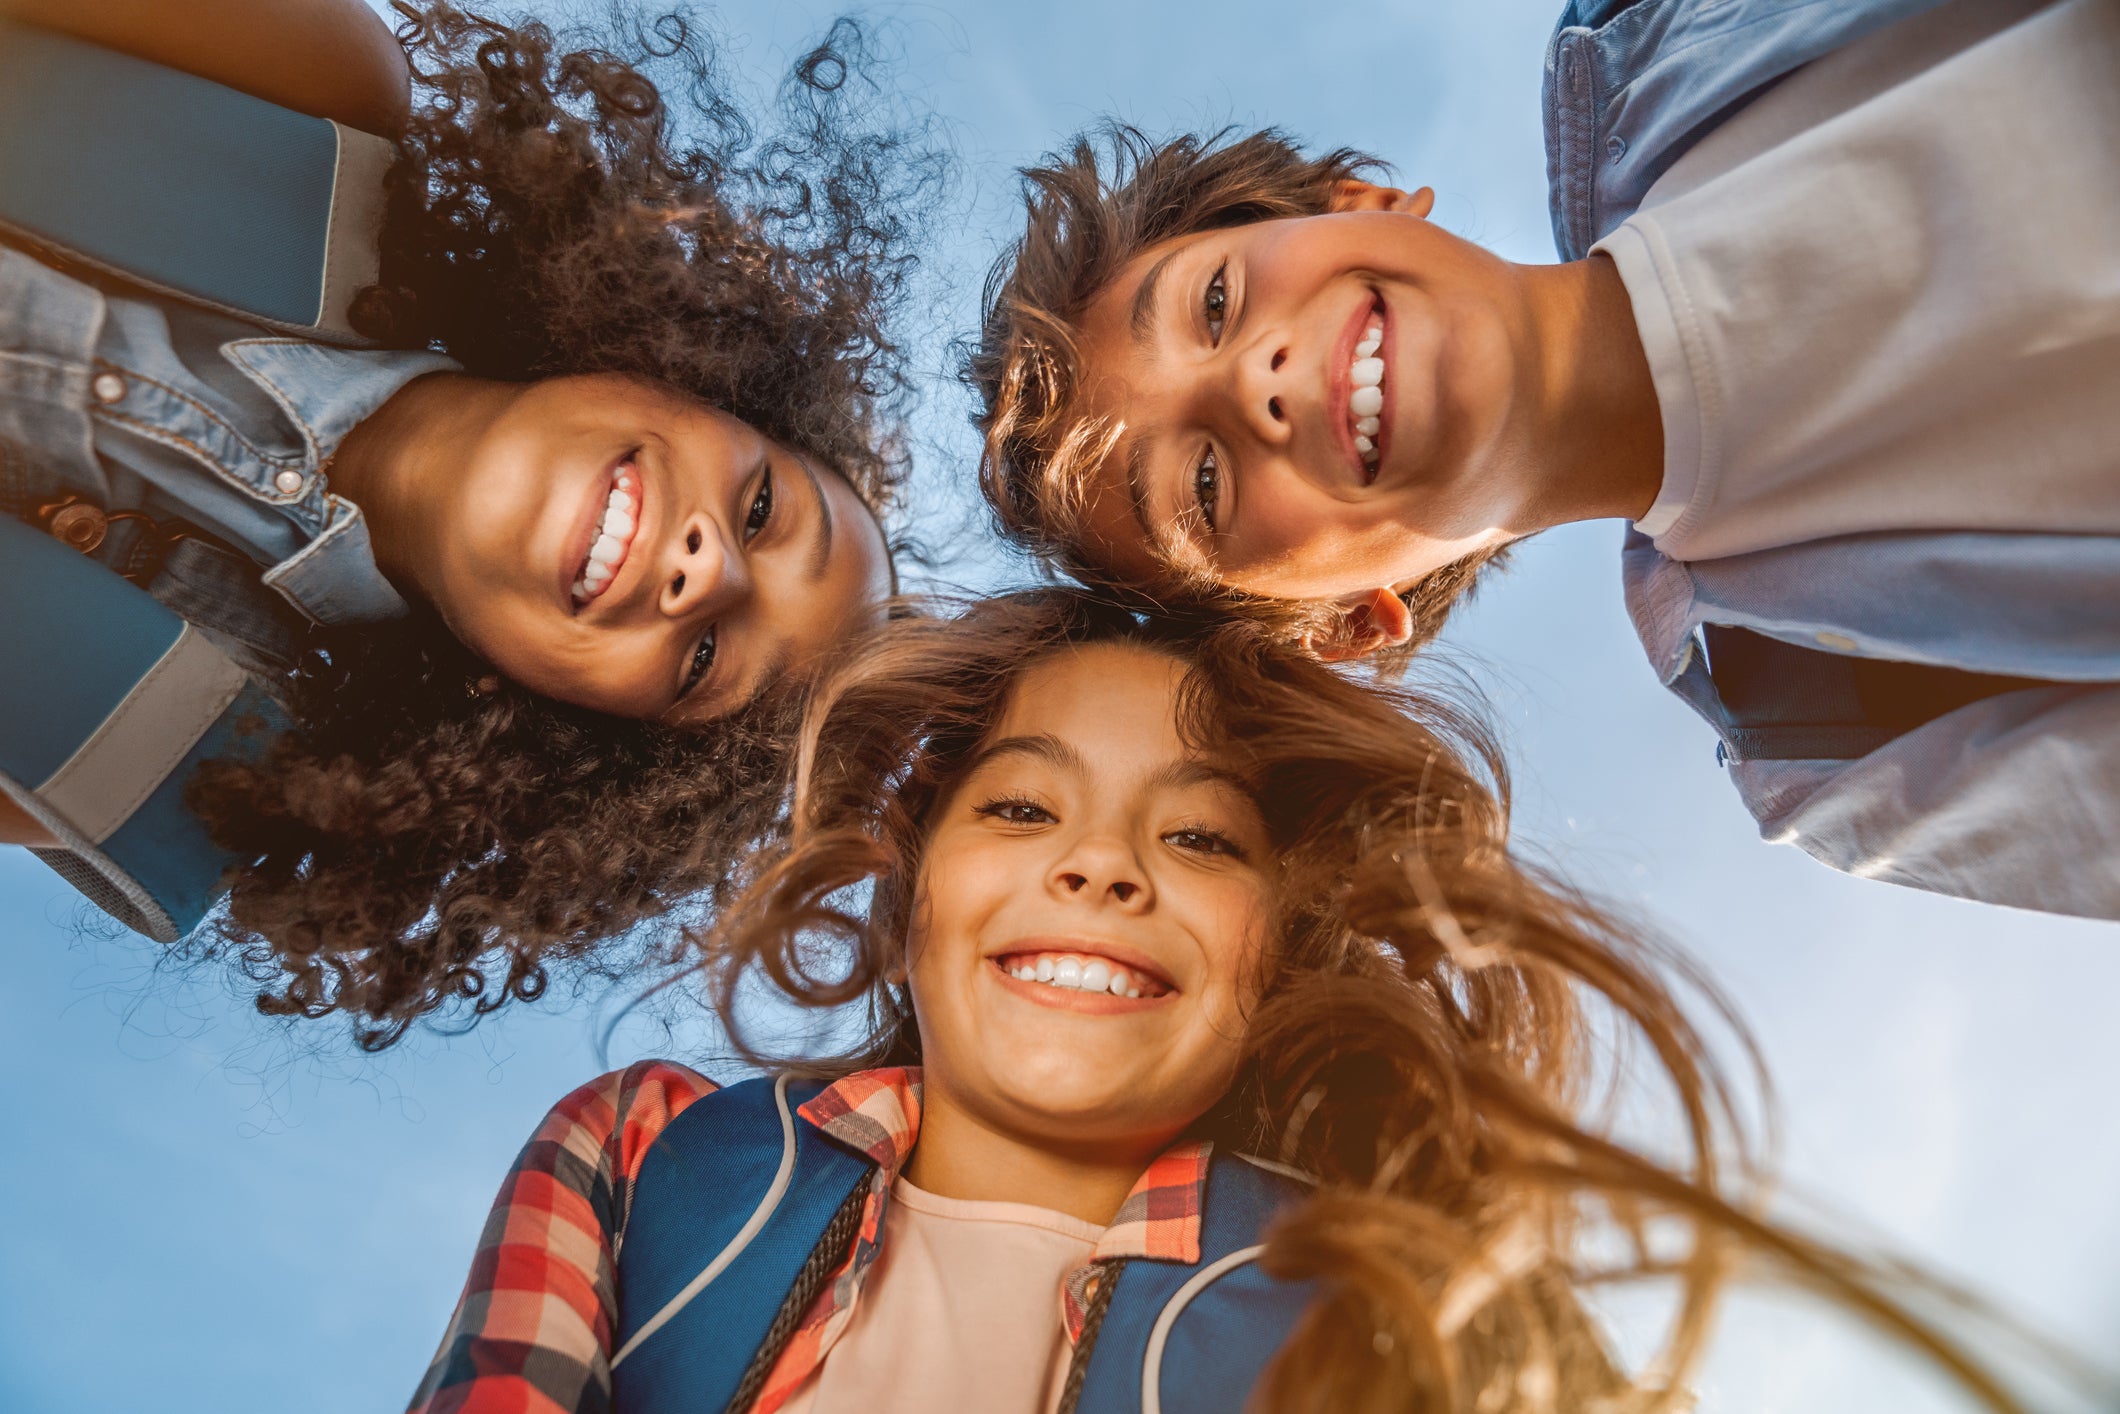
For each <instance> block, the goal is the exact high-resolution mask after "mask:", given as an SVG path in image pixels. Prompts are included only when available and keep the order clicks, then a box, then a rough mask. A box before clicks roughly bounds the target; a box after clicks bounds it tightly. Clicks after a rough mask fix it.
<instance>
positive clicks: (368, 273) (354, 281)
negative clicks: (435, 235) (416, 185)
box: [316, 123, 398, 343]
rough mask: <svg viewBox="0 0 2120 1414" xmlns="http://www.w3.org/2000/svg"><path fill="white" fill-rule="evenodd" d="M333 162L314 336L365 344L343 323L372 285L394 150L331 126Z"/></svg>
mask: <svg viewBox="0 0 2120 1414" xmlns="http://www.w3.org/2000/svg"><path fill="white" fill-rule="evenodd" d="M331 126H332V130H333V135H334V136H336V137H337V138H338V143H339V150H338V160H337V163H336V164H335V166H334V168H333V172H332V181H331V216H330V220H329V225H328V226H327V227H326V230H325V235H324V271H323V275H322V280H321V284H320V287H319V289H318V292H317V293H318V306H317V317H316V332H317V333H319V334H322V335H325V336H327V337H329V338H332V339H334V340H336V341H342V342H346V343H367V342H369V340H367V339H366V338H364V337H363V336H362V335H360V334H358V333H356V332H355V330H354V327H353V323H352V320H351V319H350V318H349V317H348V315H349V311H350V310H351V308H352V306H353V297H354V296H355V295H357V294H359V293H360V292H361V288H362V287H363V286H364V285H372V284H374V283H375V278H376V271H377V270H378V269H379V268H380V263H381V260H382V254H381V246H382V238H383V175H384V174H385V173H386V172H388V171H389V170H390V166H391V164H392V163H393V162H395V161H397V153H398V150H397V144H396V143H393V142H390V141H387V140H386V139H383V138H379V137H377V136H375V135H374V134H373V133H364V132H361V131H359V130H358V129H355V128H349V127H346V126H345V125H344V124H341V123H333V124H332V125H331Z"/></svg>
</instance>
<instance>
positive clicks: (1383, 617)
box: [1304, 589, 1413, 663]
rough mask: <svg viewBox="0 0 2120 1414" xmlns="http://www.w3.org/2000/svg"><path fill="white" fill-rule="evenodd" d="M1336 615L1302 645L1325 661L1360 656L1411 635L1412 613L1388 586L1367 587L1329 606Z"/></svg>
mask: <svg viewBox="0 0 2120 1414" xmlns="http://www.w3.org/2000/svg"><path fill="white" fill-rule="evenodd" d="M1333 607H1334V608H1335V609H1336V610H1337V611H1338V615H1337V618H1336V620H1335V622H1334V625H1333V627H1332V628H1331V629H1330V630H1329V631H1328V632H1326V633H1325V634H1324V635H1323V636H1318V637H1312V638H1311V639H1309V640H1308V641H1307V642H1306V643H1305V644H1304V646H1305V647H1306V648H1308V649H1309V650H1310V651H1311V652H1312V653H1313V654H1315V655H1316V656H1317V657H1319V658H1322V659H1323V660H1324V661H1326V662H1328V663H1344V662H1346V661H1348V660H1349V659H1352V658H1363V657H1367V656H1368V655H1369V654H1371V653H1374V652H1376V651H1377V650H1378V649H1379V648H1387V647H1391V646H1393V645H1396V644H1400V643H1404V642H1405V641H1406V640H1407V639H1409V638H1411V637H1413V615H1412V614H1411V613H1410V612H1408V610H1407V608H1406V601H1405V600H1403V599H1401V598H1399V596H1398V595H1396V594H1394V593H1392V592H1391V591H1390V590H1388V589H1369V590H1365V591H1363V592H1362V593H1360V594H1358V595H1356V596H1355V597H1354V598H1352V599H1344V600H1342V601H1340V602H1339V603H1338V604H1335V605H1334V606H1333Z"/></svg>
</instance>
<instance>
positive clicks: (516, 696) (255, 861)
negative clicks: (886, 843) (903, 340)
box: [189, 3, 948, 1048]
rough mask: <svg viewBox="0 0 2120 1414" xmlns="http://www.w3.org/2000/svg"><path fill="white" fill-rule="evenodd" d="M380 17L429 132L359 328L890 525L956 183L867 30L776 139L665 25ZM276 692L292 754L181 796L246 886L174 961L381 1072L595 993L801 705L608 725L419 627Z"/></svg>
mask: <svg viewBox="0 0 2120 1414" xmlns="http://www.w3.org/2000/svg"><path fill="white" fill-rule="evenodd" d="M395 8H396V10H397V12H398V14H399V16H400V17H401V19H402V24H401V25H400V27H399V30H398V37H399V40H400V42H401V43H402V44H403V46H404V49H405V52H406V55H407V56H408V60H409V62H410V64H411V66H412V71H413V79H414V94H415V106H414V111H413V113H412V115H411V120H410V122H409V124H408V125H407V127H406V130H405V132H404V134H403V136H402V138H401V139H400V143H399V149H400V154H399V160H398V162H397V164H396V166H395V168H394V169H393V170H392V172H391V174H390V177H389V186H388V207H387V215H386V218H385V224H384V234H383V240H382V252H381V254H382V259H381V267H380V276H379V279H378V282H377V283H376V284H375V285H373V286H372V287H370V288H368V289H367V290H365V291H363V292H362V293H361V294H360V296H359V297H358V299H357V301H356V305H355V310H354V318H355V323H356V325H357V327H359V328H360V329H361V331H362V332H364V333H366V334H368V335H370V336H371V337H373V338H374V339H375V340H377V341H378V342H380V343H382V344H385V345H388V346H393V347H400V348H433V349H439V350H441V351H443V352H446V353H448V354H450V355H451V356H452V357H454V358H455V359H457V360H458V361H459V362H460V363H461V364H462V365H463V366H464V367H465V369H466V370H467V371H468V372H470V373H472V374H475V375H479V376H483V377H488V378H501V379H512V380H530V379H539V378H546V377H554V376H561V375H567V374H581V373H619V374H627V375H632V376H634V377H638V378H645V379H651V380H654V381H656V382H658V383H661V384H663V385H665V386H667V387H670V388H673V389H676V390H677V391H679V392H681V393H684V394H687V395H690V396H692V397H694V398H697V399H699V400H701V401H703V402H706V403H710V404H712V405H714V406H715V407H718V408H720V409H722V410H724V411H726V412H728V413H731V414H733V415H735V416H736V417H739V418H741V419H743V420H744V421H745V422H748V423H749V424H751V425H752V426H753V427H755V428H757V429H759V430H760V431H761V432H764V433H765V434H767V435H768V436H770V437H773V438H775V439H777V440H779V441H780V442H782V443H784V444H786V445H788V446H791V447H794V448H798V449H800V450H802V451H804V452H807V453H810V454H811V455H813V456H815V457H817V458H819V459H820V460H822V461H823V462H825V463H826V464H828V465H830V466H832V467H834V468H836V469H837V470H838V471H839V472H840V473H842V474H843V475H845V476H846V477H847V478H848V480H849V481H850V482H851V483H852V485H853V486H854V487H855V489H856V490H857V491H859V492H860V493H861V495H862V497H863V498H864V500H865V501H866V502H867V503H868V504H869V506H870V507H871V509H872V510H874V511H876V512H877V513H879V514H883V513H886V512H888V511H889V510H890V509H891V507H892V505H893V503H894V500H895V498H896V496H897V495H898V493H899V490H900V488H901V485H902V482H903V476H904V472H905V459H904V455H903V451H902V439H901V437H900V433H899V428H900V427H901V425H902V419H903V416H904V413H905V410H906V402H907V396H908V382H907V377H906V371H905V363H904V358H903V356H902V353H901V351H900V349H899V347H898V346H897V345H896V344H895V343H894V342H893V340H892V337H891V335H890V333H889V327H888V325H889V320H890V318H891V316H892V315H893V314H894V312H895V311H897V310H898V308H899V307H900V306H901V305H902V303H903V301H904V299H905V298H906V296H907V292H908V288H909V286H908V280H909V278H910V275H911V273H912V268H913V267H912V261H913V251H914V247H915V244H916V242H917V238H918V236H919V234H920V228H919V220H920V218H921V216H922V214H923V212H924V211H925V210H927V209H929V208H930V207H931V204H932V200H933V198H934V196H935V195H936V193H937V188H938V186H939V184H941V183H942V182H944V181H945V180H946V178H947V176H948V171H947V164H946V160H945V157H944V155H943V149H942V148H941V147H940V146H938V145H936V144H934V143H932V142H930V141H929V135H928V133H927V130H926V126H925V123H924V122H923V121H922V120H920V119H919V118H918V117H917V115H909V110H907V109H905V108H904V107H903V106H902V105H899V104H897V103H896V102H894V101H893V100H892V99H890V97H889V96H888V95H887V94H886V93H885V91H884V90H883V89H882V88H881V86H880V85H879V83H878V82H877V80H876V78H875V76H874V75H875V71H876V69H877V66H878V61H877V58H876V56H875V55H874V53H873V52H872V49H871V45H870V40H869V37H868V35H867V34H866V33H865V32H864V31H863V29H862V28H861V27H860V26H859V25H857V24H855V23H853V22H851V21H847V20H841V21H840V22H838V23H837V24H835V25H833V26H832V27H831V29H830V31H829V32H828V33H827V34H826V36H825V37H824V39H823V41H822V42H821V43H820V44H818V46H817V47H816V48H814V49H813V50H811V51H810V52H809V53H808V54H806V55H804V56H802V58H800V59H799V60H798V61H797V62H796V64H795V65H794V67H793V70H792V72H791V73H790V74H789V75H788V77H787V79H786V81H785V82H784V83H783V84H782V86H781V88H780V90H779V95H778V98H777V100H773V101H772V102H771V104H770V105H769V106H768V107H767V109H766V111H765V112H763V113H759V114H758V116H759V117H760V118H761V119H764V120H769V121H768V123H767V126H766V127H765V128H764V129H763V130H762V129H761V126H760V124H758V123H754V121H753V116H752V113H753V110H755V108H756V107H757V105H753V104H748V103H747V102H746V101H745V100H744V98H743V97H742V95H741V93H740V92H739V90H737V89H736V88H735V87H734V86H733V85H732V83H731V82H730V81H729V80H728V79H727V77H726V76H725V75H724V74H723V72H722V70H721V68H720V63H719V56H718V53H717V50H716V48H715V47H714V45H713V44H712V42H711V41H710V37H709V36H708V34H707V32H706V31H705V30H704V29H703V28H702V27H701V26H700V25H699V24H698V23H696V22H694V21H692V20H690V19H688V18H687V17H686V16H685V15H683V14H681V13H665V14H653V15H648V16H640V15H637V14H636V15H632V16H628V15H627V14H626V13H625V11H624V10H623V8H621V7H616V6H614V7H613V9H612V18H611V21H610V23H609V24H608V25H606V26H605V27H604V28H603V29H601V30H598V31H594V32H591V31H579V32H568V33H555V32H554V31H553V30H552V29H550V28H549V27H547V26H546V25H544V24H541V23H536V22H530V21H523V22H504V21H502V20H499V19H495V18H491V17H488V16H484V15H479V14H474V13H471V12H469V11H466V10H463V9H459V8H457V7H456V6H454V5H451V4H447V3H429V4H425V5H422V6H418V7H415V6H413V5H410V4H405V3H398V4H396V6H395ZM284 686H285V687H286V694H287V697H288V699H289V706H290V709H291V712H292V715H293V717H294V720H295V727H294V730H292V731H291V732H289V733H287V734H285V735H284V736H281V737H280V738H279V739H277V740H276V741H274V742H272V743H271V744H270V746H269V747H268V748H267V749H266V750H265V752H264V753H263V755H262V757H261V758H260V759H258V760H256V761H254V762H251V761H241V760H228V761H222V762H218V763H214V764H212V765H210V766H209V767H208V768H207V769H205V770H204V771H202V772H200V773H199V775H198V777H197V779H196V781H195V783H194V785H193V787H192V789H191V793H190V796H189V799H190V801H191V803H192V805H193V807H194V808H195V809H196V810H197V811H198V812H199V813H200V815H201V816H202V817H203V818H204V819H205V820H206V821H207V822H208V823H209V825H210V826H211V827H212V828H213V831H214V834H215V837H216V838H217V839H218V840H220V841H221V842H222V843H223V844H224V845H227V846H229V847H231V848H232V849H234V850H235V851H236V852H237V853H238V854H239V855H240V856H241V858H242V860H243V863H242V864H241V865H240V866H239V867H237V868H236V869H235V870H234V871H233V875H232V878H231V880H230V883H231V884H232V891H231V893H230V895H229V901H228V908H227V911H226V913H225V915H222V916H221V917H219V918H218V919H216V920H215V921H214V922H213V923H211V924H209V926H208V927H207V928H206V929H204V930H201V932H200V934H198V935H195V938H194V940H193V943H192V947H193V948H194V949H195V950H197V951H201V952H205V953H222V952H228V951H233V952H235V953H236V954H237V955H238V956H239V957H240V958H241V959H242V960H243V961H244V962H245V963H246V964H247V966H248V967H249V969H250V971H251V975H252V976H253V977H254V978H255V980H257V981H258V983H259V984H260V985H261V994H260V997H259V1006H260V1007H261V1009H263V1010H264V1011H266V1012H268V1013H275V1014H283V1015H290V1014H291V1015H302V1016H321V1015H325V1014H328V1013H332V1012H335V1011H342V1012H346V1013H349V1014H350V1015H351V1016H353V1017H355V1018H357V1019H358V1023H359V1024H358V1034H359V1037H360V1040H361V1042H362V1044H364V1045H366V1046H369V1047H371V1048H374V1047H381V1046H386V1045H388V1044H390V1043H391V1042H392V1041H394V1040H395V1039H396V1038H397V1037H398V1036H399V1035H401V1034H402V1033H403V1031H404V1029H405V1027H406V1026H408V1025H409V1024H410V1023H411V1022H413V1021H414V1020H416V1019H418V1018H419V1017H421V1016H423V1015H426V1014H427V1013H429V1012H432V1011H434V1010H435V1009H437V1008H446V1007H452V1006H454V1007H457V1008H460V1009H468V1013H462V1012H460V1014H471V1015H475V1014H476V1013H478V1012H483V1011H486V1010H490V1009H491V1008H492V1007H494V1006H497V1005H500V1004H501V1003H503V1002H505V1001H507V1000H508V999H509V998H529V997H534V996H536V995H537V994H539V993H540V992H541V991H543V990H544V988H545V987H546V986H547V985H548V982H549V981H550V980H551V975H552V972H553V969H555V968H556V967H569V968H575V967H591V968H593V967H595V966H597V965H598V959H599V956H600V955H602V954H603V951H604V950H605V949H606V948H607V947H609V946H612V940H613V939H615V938H617V937H619V936H620V935H622V934H624V933H625V932H626V931H627V930H628V929H629V928H632V927H634V925H636V924H638V923H640V922H642V921H643V920H646V919H650V918H653V917H656V916H657V915H660V914H662V913H663V912H664V911H665V910H667V909H669V908H670V907H672V906H673V905H675V904H677V903H679V902H680V901H683V900H687V899H691V898H694V897H695V896H699V895H702V894H705V895H707V896H709V897H711V894H712V891H713V889H714V887H715V886H716V885H717V884H718V883H719V882H720V880H721V878H722V876H723V874H724V872H725V870H726V868H727V861H728V860H729V858H730V857H731V856H732V855H734V854H736V853H738V852H740V851H741V849H742V848H743V847H744V846H745V845H746V844H747V843H748V842H749V841H750V840H752V839H754V838H755V837H756V836H757V834H758V832H759V831H760V830H761V829H763V828H766V827H767V826H768V825H769V823H770V821H771V819H772V817H773V813H774V810H773V800H774V794H773V782H774V781H775V780H776V778H777V773H778V770H779V768H780V766H781V764H782V760H783V743H784V740H785V731H784V724H785V718H786V713H787V710H788V702H787V700H786V697H787V694H786V693H782V694H778V695H775V696H773V697H771V698H770V699H768V700H764V701H760V702H756V703H753V704H751V705H750V706H749V707H747V708H746V709H744V710H743V711H742V712H740V713H739V714H738V715H737V716H736V717H735V718H734V719H733V720H725V721H722V722H719V723H715V724H712V725H710V726H708V727H706V728H705V729H704V730H700V731H696V732H679V731H675V730H670V729H665V728H660V727H656V726H652V725H648V724H643V723H639V722H630V721H623V720H620V719H617V718H613V717H607V716H603V715H600V714H597V713H594V712H589V711H584V710H582V709H579V708H574V707H569V706H567V705H565V704H561V703H557V702H552V701H549V700H545V699H541V698H538V697H535V696H533V695H531V694H529V693H527V692H525V691H523V690H521V689H519V688H517V687H515V686H514V685H512V684H508V683H504V682H498V681H497V680H493V679H490V678H489V670H488V669H487V668H486V667H485V665H484V664H482V663H480V662H478V661H477V660H476V658H475V657H474V656H473V655H472V654H471V653H470V652H468V651H467V650H466V649H465V648H464V647H463V646H462V645H461V644H459V643H458V642H457V641H456V639H455V638H454V637H453V636H451V634H450V633H449V631H448V630H447V629H446V628H445V627H444V626H443V624H442V622H441V620H440V618H439V616H438V615H436V614H435V613H434V612H432V610H431V609H428V608H426V607H424V606H421V607H419V608H417V609H416V610H415V612H414V613H413V615H412V616H411V617H410V618H409V619H405V620H399V621H395V622H391V623H386V624H381V625H372V626H363V627H359V628H342V629H335V630H328V631H325V630H319V631H315V632H313V633H312V634H311V635H310V637H309V640H308V643H307V645H306V647H305V649H304V651H302V652H301V654H300V656H299V658H298V660H297V661H296V662H295V663H294V664H293V666H292V672H291V676H290V678H289V680H288V681H287V682H286V684H284ZM627 955H628V957H631V956H633V954H632V953H628V954H627ZM614 956H615V954H614ZM605 960H606V961H609V960H610V957H609V956H606V957H605Z"/></svg>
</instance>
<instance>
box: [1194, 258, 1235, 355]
mask: <svg viewBox="0 0 2120 1414" xmlns="http://www.w3.org/2000/svg"><path fill="white" fill-rule="evenodd" d="M1228 269H1229V265H1228V263H1227V262H1226V261H1225V262H1224V263H1223V264H1221V265H1218V266H1216V267H1215V273H1214V275H1213V277H1212V278H1210V279H1209V280H1208V282H1207V290H1206V293H1204V294H1203V295H1202V296H1201V297H1200V309H1201V312H1202V313H1204V314H1205V315H1206V316H1207V337H1208V339H1209V341H1211V342H1213V343H1217V344H1219V343H1221V342H1222V320H1223V318H1224V317H1225V316H1226V315H1227V314H1228V312H1229V290H1228V288H1227V287H1226V286H1225V285H1224V284H1223V281H1222V276H1223V273H1224V272H1225V271H1227V270H1228Z"/></svg>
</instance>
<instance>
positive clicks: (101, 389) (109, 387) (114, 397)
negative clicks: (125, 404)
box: [88, 373, 125, 403]
mask: <svg viewBox="0 0 2120 1414" xmlns="http://www.w3.org/2000/svg"><path fill="white" fill-rule="evenodd" d="M88 390H89V391H90V392H91V393H94V394H95V395H96V401H97V402H99V403H114V402H117V401H118V400H119V399H120V398H123V397H124V396H125V380H124V379H123V378H120V377H119V376H118V375H117V374H115V373H98V374H97V375H96V381H95V382H93V383H91V384H89V385H88Z"/></svg>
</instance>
